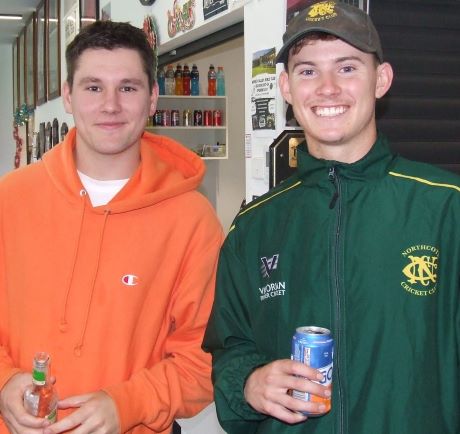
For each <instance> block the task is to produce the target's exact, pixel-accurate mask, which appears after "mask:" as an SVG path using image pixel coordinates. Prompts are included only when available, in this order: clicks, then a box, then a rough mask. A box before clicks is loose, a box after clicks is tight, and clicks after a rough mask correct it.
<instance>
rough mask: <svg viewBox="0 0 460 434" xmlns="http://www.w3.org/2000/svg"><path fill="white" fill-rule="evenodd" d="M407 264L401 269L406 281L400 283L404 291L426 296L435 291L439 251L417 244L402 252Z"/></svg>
mask: <svg viewBox="0 0 460 434" xmlns="http://www.w3.org/2000/svg"><path fill="white" fill-rule="evenodd" d="M402 256H403V257H404V258H405V259H406V260H407V261H408V264H407V265H406V266H405V267H404V268H403V269H402V273H403V274H404V276H405V277H406V280H404V281H402V282H401V286H402V287H403V289H404V290H406V291H407V292H409V293H410V294H412V295H417V296H427V295H433V294H434V293H435V292H436V291H437V281H438V275H437V269H438V259H439V250H438V249H437V248H436V247H433V246H430V245H426V244H419V245H415V246H411V247H409V248H407V249H406V250H404V251H403V252H402Z"/></svg>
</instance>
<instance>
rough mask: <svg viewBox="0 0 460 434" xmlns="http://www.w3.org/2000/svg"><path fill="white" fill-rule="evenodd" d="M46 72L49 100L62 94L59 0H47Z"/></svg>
mask: <svg viewBox="0 0 460 434" xmlns="http://www.w3.org/2000/svg"><path fill="white" fill-rule="evenodd" d="M47 2H48V7H47V14H46V15H47V18H46V27H47V39H46V50H47V56H46V60H47V61H46V72H47V74H46V75H47V77H48V79H47V82H46V86H47V99H48V101H49V100H51V99H53V98H56V97H58V96H59V95H61V44H60V40H61V39H60V25H59V23H60V20H59V3H60V2H59V0H47Z"/></svg>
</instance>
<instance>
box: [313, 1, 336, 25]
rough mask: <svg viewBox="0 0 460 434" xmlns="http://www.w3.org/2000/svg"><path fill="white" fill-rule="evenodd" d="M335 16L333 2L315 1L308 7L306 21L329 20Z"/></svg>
mask: <svg viewBox="0 0 460 434" xmlns="http://www.w3.org/2000/svg"><path fill="white" fill-rule="evenodd" d="M336 16H337V13H336V12H335V2H331V1H326V2H320V3H316V4H314V5H313V6H311V7H310V10H309V11H308V17H307V19H306V21H322V20H329V19H331V18H334V17H336Z"/></svg>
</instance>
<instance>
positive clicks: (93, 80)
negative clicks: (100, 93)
mask: <svg viewBox="0 0 460 434" xmlns="http://www.w3.org/2000/svg"><path fill="white" fill-rule="evenodd" d="M100 81H101V80H100V79H99V78H97V77H92V76H87V77H82V78H80V80H78V83H81V84H86V83H100Z"/></svg>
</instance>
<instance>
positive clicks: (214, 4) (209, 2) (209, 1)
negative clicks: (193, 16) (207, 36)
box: [203, 0, 228, 20]
mask: <svg viewBox="0 0 460 434" xmlns="http://www.w3.org/2000/svg"><path fill="white" fill-rule="evenodd" d="M227 9H228V3H227V0H203V16H204V19H205V20H207V19H208V18H211V17H213V16H214V15H217V14H220V13H221V12H224V11H226V10H227Z"/></svg>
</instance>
